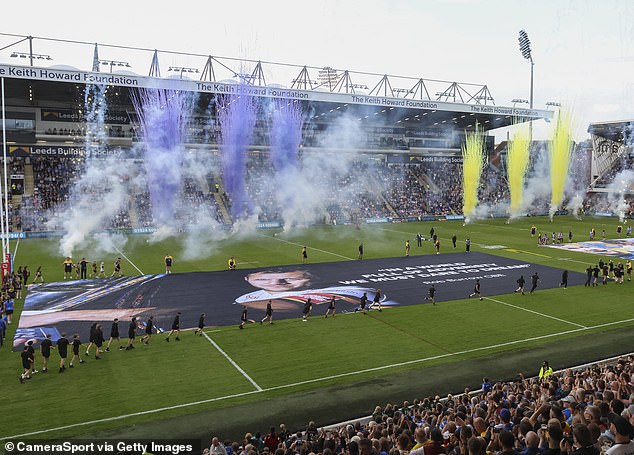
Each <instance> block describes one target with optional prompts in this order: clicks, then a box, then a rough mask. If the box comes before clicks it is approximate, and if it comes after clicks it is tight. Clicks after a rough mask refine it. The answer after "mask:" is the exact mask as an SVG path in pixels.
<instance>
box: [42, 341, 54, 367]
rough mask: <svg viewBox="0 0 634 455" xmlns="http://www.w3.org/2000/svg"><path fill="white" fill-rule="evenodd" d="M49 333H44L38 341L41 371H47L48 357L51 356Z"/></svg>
mask: <svg viewBox="0 0 634 455" xmlns="http://www.w3.org/2000/svg"><path fill="white" fill-rule="evenodd" d="M51 346H53V342H52V341H51V334H50V333H48V334H46V338H45V339H43V340H42V342H41V343H40V352H41V354H42V373H48V358H49V357H50V356H51Z"/></svg>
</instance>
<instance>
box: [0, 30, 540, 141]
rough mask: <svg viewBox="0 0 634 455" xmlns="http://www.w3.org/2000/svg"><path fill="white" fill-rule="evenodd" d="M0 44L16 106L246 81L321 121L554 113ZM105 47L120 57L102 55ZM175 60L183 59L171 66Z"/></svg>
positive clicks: (404, 121)
mask: <svg viewBox="0 0 634 455" xmlns="http://www.w3.org/2000/svg"><path fill="white" fill-rule="evenodd" d="M0 49H1V51H0V76H2V77H4V78H5V81H6V82H5V83H6V85H7V93H8V95H7V96H8V97H10V98H11V102H12V103H14V105H20V104H21V103H22V102H25V104H24V105H25V106H38V107H55V106H56V105H53V106H50V105H49V106H47V103H59V102H63V101H65V100H68V101H69V102H74V103H75V104H74V106H73V107H76V106H77V103H78V102H80V101H81V102H83V97H82V96H80V95H81V94H82V92H83V86H84V85H85V84H89V83H100V84H106V85H109V86H114V87H128V88H135V87H163V88H172V89H178V90H187V91H195V92H200V93H205V94H210V95H211V96H213V95H214V94H215V95H222V94H231V93H238V92H237V91H238V90H245V87H246V90H247V93H250V94H253V95H255V96H259V97H266V98H284V99H293V100H301V101H302V102H308V103H310V105H311V107H312V109H311V110H312V111H314V114H313V119H315V120H317V118H320V117H321V118H324V121H326V119H325V117H327V116H328V115H337V114H338V113H340V112H347V113H349V114H351V115H352V116H353V117H355V116H356V118H357V119H358V120H359V121H362V122H363V121H367V122H368V123H373V121H374V119H375V118H376V120H379V119H381V121H380V123H381V124H382V125H385V126H389V125H391V124H392V125H394V126H406V127H416V128H419V129H440V130H442V129H445V128H451V129H454V130H468V129H469V128H474V126H475V123H476V122H477V123H478V124H479V125H481V127H482V128H483V129H484V130H491V129H496V128H500V127H505V126H509V125H511V124H512V123H513V122H514V121H526V120H530V119H541V118H546V119H549V118H551V117H552V116H553V111H551V110H540V109H526V108H516V107H515V106H497V105H495V100H494V98H493V96H492V94H491V91H490V90H489V88H488V86H487V85H486V84H475V83H464V82H456V81H441V80H434V79H425V78H421V77H408V76H396V75H390V74H377V73H368V72H361V71H352V70H348V69H338V68H331V67H315V66H307V65H296V64H285V63H277V62H264V61H255V60H248V59H237V58H229V57H218V56H212V55H204V54H194V53H184V52H175V51H165V50H156V49H144V48H134V47H129V46H115V45H108V44H102V43H99V44H95V43H87V42H82V41H72V40H55V39H51V38H44V37H34V36H29V35H12V34H3V33H0ZM33 49H35V50H37V52H46V53H34V51H33ZM22 50H24V51H27V52H20V51H22ZM105 52H107V53H108V55H115V56H116V58H117V60H103V59H100V57H99V55H100V53H101V54H103V55H105ZM49 54H50V55H49ZM62 54H63V64H60V62H59V61H58V58H59V59H60V61H61V60H62V59H61V58H60V57H58V56H59V55H62ZM11 58H14V59H15V60H11ZM161 59H163V60H164V61H169V62H170V65H172V66H169V67H168V70H167V71H166V72H165V71H164V73H168V75H169V77H163V76H162V74H161V71H160V68H161V65H160V62H161ZM148 62H150V64H149V67H148ZM180 62H182V63H183V66H174V65H175V64H176V63H180ZM143 66H145V67H148V70H147V74H148V75H147V76H144V75H140V74H137V73H134V72H132V71H130V70H131V69H134V70H135V71H138V68H140V67H143ZM163 68H164V67H163ZM272 81H275V83H271V82H272ZM237 82H240V84H238V83H237ZM278 82H281V83H278ZM239 87H242V88H239ZM122 101H124V102H123V103H122V105H126V103H125V100H122ZM59 107H62V106H59ZM69 107H70V106H69ZM315 117H317V118H315ZM376 123H379V122H376Z"/></svg>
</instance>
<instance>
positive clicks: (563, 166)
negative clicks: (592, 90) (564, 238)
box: [549, 110, 573, 221]
mask: <svg viewBox="0 0 634 455" xmlns="http://www.w3.org/2000/svg"><path fill="white" fill-rule="evenodd" d="M572 129H573V117H572V113H571V112H570V111H568V110H561V111H559V115H558V116H557V121H556V123H555V130H554V132H553V140H552V142H551V143H550V149H549V152H550V185H551V187H552V196H551V199H550V210H549V215H550V219H551V221H552V219H553V216H554V215H555V212H556V211H557V210H558V209H559V206H560V205H561V201H562V200H563V198H564V189H565V188H566V180H567V179H568V167H569V165H570V155H571V154H572Z"/></svg>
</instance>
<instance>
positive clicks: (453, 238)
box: [451, 234, 458, 249]
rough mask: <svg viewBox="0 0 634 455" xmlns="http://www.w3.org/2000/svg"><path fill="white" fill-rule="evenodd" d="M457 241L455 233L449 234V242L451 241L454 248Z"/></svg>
mask: <svg viewBox="0 0 634 455" xmlns="http://www.w3.org/2000/svg"><path fill="white" fill-rule="evenodd" d="M457 241H458V237H456V234H454V235H452V236H451V243H453V247H454V249H455V248H456V242H457Z"/></svg>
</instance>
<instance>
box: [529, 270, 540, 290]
mask: <svg viewBox="0 0 634 455" xmlns="http://www.w3.org/2000/svg"><path fill="white" fill-rule="evenodd" d="M538 282H539V275H538V274H537V272H535V273H534V274H533V276H532V277H531V292H530V294H532V293H533V292H534V291H535V289H537V283H538Z"/></svg>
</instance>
